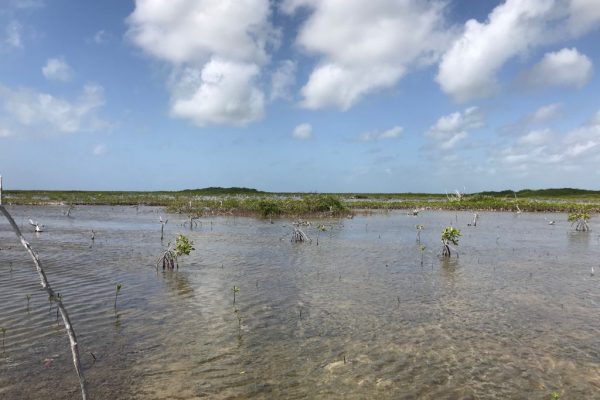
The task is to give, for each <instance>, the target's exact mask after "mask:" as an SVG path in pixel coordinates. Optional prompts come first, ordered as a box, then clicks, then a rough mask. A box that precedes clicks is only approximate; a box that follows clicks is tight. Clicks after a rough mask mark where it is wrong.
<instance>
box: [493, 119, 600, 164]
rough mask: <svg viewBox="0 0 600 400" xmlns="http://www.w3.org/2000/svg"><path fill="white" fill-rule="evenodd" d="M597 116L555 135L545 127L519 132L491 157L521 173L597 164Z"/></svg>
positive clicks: (599, 132)
mask: <svg viewBox="0 0 600 400" xmlns="http://www.w3.org/2000/svg"><path fill="white" fill-rule="evenodd" d="M599 151H600V120H595V118H592V119H591V120H590V122H589V123H587V124H585V125H583V126H581V127H579V128H576V129H573V130H571V131H569V132H567V133H566V134H564V135H562V136H559V135H557V134H553V133H552V132H551V131H550V130H548V129H543V130H538V131H532V132H529V133H527V134H526V135H523V136H521V137H519V138H517V140H516V141H515V142H514V143H513V144H512V145H510V146H509V147H506V148H504V149H502V150H501V151H500V152H498V154H496V155H495V156H493V157H492V163H493V164H496V165H499V166H501V167H504V168H506V169H508V170H511V171H518V172H520V173H522V174H524V175H527V174H531V173H535V172H536V171H538V172H539V171H543V172H544V174H548V173H551V171H552V168H557V169H560V170H571V171H573V170H577V169H581V168H584V167H585V166H586V165H588V166H590V167H591V168H597V163H598V161H600V159H599V158H598V154H599Z"/></svg>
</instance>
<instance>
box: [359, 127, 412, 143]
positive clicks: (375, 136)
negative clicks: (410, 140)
mask: <svg viewBox="0 0 600 400" xmlns="http://www.w3.org/2000/svg"><path fill="white" fill-rule="evenodd" d="M403 130H404V129H403V128H402V127H401V126H394V127H393V128H390V129H388V130H386V131H383V132H379V131H372V132H365V133H363V134H361V135H360V140H362V141H363V142H370V141H374V140H382V139H396V138H399V137H400V136H401V135H402V131H403Z"/></svg>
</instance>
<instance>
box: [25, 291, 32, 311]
mask: <svg viewBox="0 0 600 400" xmlns="http://www.w3.org/2000/svg"><path fill="white" fill-rule="evenodd" d="M25 297H27V312H29V301H30V300H31V295H30V294H26V295H25Z"/></svg>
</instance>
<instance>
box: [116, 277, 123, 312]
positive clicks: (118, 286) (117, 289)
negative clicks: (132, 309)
mask: <svg viewBox="0 0 600 400" xmlns="http://www.w3.org/2000/svg"><path fill="white" fill-rule="evenodd" d="M121 287H122V285H121V284H120V283H117V284H116V285H115V310H116V309H117V297H119V292H120V291H121Z"/></svg>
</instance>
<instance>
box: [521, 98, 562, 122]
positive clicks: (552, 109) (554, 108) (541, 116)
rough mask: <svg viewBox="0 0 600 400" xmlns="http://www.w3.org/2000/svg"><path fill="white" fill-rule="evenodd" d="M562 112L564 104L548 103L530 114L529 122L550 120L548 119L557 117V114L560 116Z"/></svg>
mask: <svg viewBox="0 0 600 400" xmlns="http://www.w3.org/2000/svg"><path fill="white" fill-rule="evenodd" d="M561 112H562V104H560V103H553V104H547V105H545V106H542V107H540V108H538V109H537V110H535V112H533V113H532V114H531V115H530V116H529V118H527V122H529V123H532V124H541V123H544V122H548V121H550V120H552V119H554V118H556V117H557V116H559V115H560V113H561Z"/></svg>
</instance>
